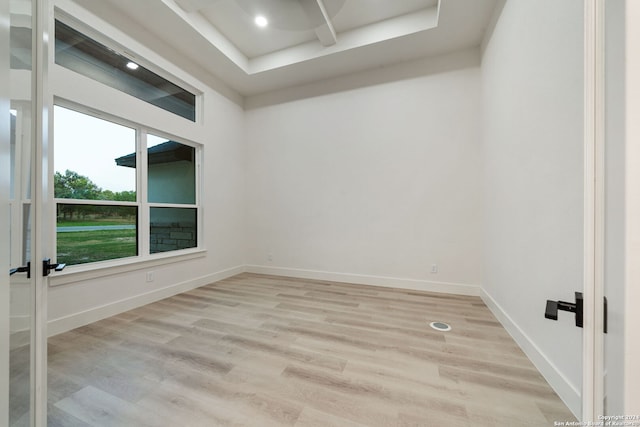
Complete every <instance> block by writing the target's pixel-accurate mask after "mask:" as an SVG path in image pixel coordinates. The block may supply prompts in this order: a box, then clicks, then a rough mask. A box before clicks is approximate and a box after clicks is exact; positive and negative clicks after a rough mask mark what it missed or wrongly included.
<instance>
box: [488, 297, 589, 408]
mask: <svg viewBox="0 0 640 427" xmlns="http://www.w3.org/2000/svg"><path fill="white" fill-rule="evenodd" d="M481 297H482V300H483V301H484V303H485V304H486V305H487V307H489V310H491V312H492V313H493V315H494V316H496V318H497V319H498V321H499V322H500V323H501V324H502V326H503V327H504V328H505V329H506V330H507V332H508V333H509V334H510V335H511V337H512V338H513V339H514V340H515V342H516V343H517V344H518V345H519V346H520V348H521V349H522V351H524V353H525V354H526V355H527V357H528V358H529V360H531V362H532V363H533V364H534V366H535V367H536V368H537V369H538V371H539V372H540V374H542V376H543V377H544V378H545V379H546V380H547V382H548V383H549V385H550V386H551V388H553V389H554V390H555V392H556V393H558V396H560V399H562V401H563V402H564V403H565V405H567V407H568V408H569V410H571V412H573V415H575V416H576V418H578V419H580V418H581V416H582V415H581V412H582V401H581V397H580V390H578V388H577V387H576V386H575V385H574V384H572V383H571V382H570V381H569V380H568V379H567V378H566V377H565V376H564V375H562V373H561V372H560V371H559V370H558V368H557V367H556V366H555V365H554V364H553V363H552V362H551V361H550V360H549V359H548V358H547V357H546V356H545V355H544V353H542V351H540V349H539V348H538V346H537V345H536V344H535V343H534V342H533V341H532V340H531V339H530V338H529V336H527V334H525V333H524V331H523V330H522V329H520V327H519V326H518V325H517V324H516V323H515V322H514V321H513V319H511V317H510V316H509V315H508V314H507V313H506V312H505V311H504V310H503V309H502V307H501V306H500V305H499V304H498V303H497V302H496V301H495V300H494V299H493V298H492V297H491V296H490V295H489V294H488V293H487V292H486V291H485V290H484V289H482V293H481Z"/></svg>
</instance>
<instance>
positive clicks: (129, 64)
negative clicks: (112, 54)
mask: <svg viewBox="0 0 640 427" xmlns="http://www.w3.org/2000/svg"><path fill="white" fill-rule="evenodd" d="M138 67H139V65H138V64H136V63H135V62H133V61H129V62H127V68H128V69H130V70H137V69H138Z"/></svg>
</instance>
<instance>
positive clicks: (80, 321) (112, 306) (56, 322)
mask: <svg viewBox="0 0 640 427" xmlns="http://www.w3.org/2000/svg"><path fill="white" fill-rule="evenodd" d="M244 271H245V267H244V265H240V266H236V267H233V268H229V269H227V270H222V271H219V272H216V273H212V274H207V275H206V276H202V277H198V278H196V279H191V280H187V281H184V282H180V283H176V284H175V285H171V286H167V287H166V288H162V289H156V290H154V291H152V292H149V293H145V294H142V295H136V296H133V297H130V298H125V299H123V300H120V301H116V302H113V303H109V304H105V305H103V306H100V307H95V308H92V309H90V310H86V311H83V312H80V313H74V314H71V315H69V316H64V317H60V318H58V319H53V320H49V322H48V324H47V329H48V330H47V333H48V336H50V337H51V336H54V335H57V334H60V333H63V332H67V331H70V330H72V329H75V328H78V327H80V326H85V325H88V324H90V323H93V322H97V321H98V320H102V319H106V318H107V317H111V316H115V315H116V314H120V313H123V312H125V311H128V310H133V309H134V308H138V307H142V306H143V305H146V304H150V303H152V302H156V301H160V300H161V299H164V298H168V297H171V296H173V295H177V294H179V293H182V292H187V291H190V290H192V289H195V288H198V287H200V286H204V285H207V284H209V283H213V282H217V281H219V280H223V279H226V278H228V277H231V276H235V275H236V274H240V273H242V272H244Z"/></svg>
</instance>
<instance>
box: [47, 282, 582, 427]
mask: <svg viewBox="0 0 640 427" xmlns="http://www.w3.org/2000/svg"><path fill="white" fill-rule="evenodd" d="M431 321H444V322H447V323H449V324H450V325H451V326H452V328H453V329H452V331H450V332H438V331H435V330H433V329H431V328H430V327H429V322H431ZM556 420H558V421H566V420H575V418H574V417H573V416H572V415H571V413H570V412H569V410H568V409H567V408H566V406H565V405H564V404H563V403H562V402H561V401H560V399H559V398H558V396H557V395H556V394H555V393H554V392H553V390H552V389H551V388H550V387H549V385H548V384H547V383H546V382H545V380H544V379H543V378H542V376H541V375H540V374H539V373H538V372H537V371H536V369H535V368H534V367H533V365H532V364H531V362H530V361H529V360H528V359H527V358H526V356H525V355H524V354H523V353H522V351H521V350H520V349H519V348H518V346H517V345H516V344H515V343H514V342H513V340H512V339H511V338H510V337H509V335H508V334H507V332H506V331H505V330H504V329H503V328H502V326H501V325H500V324H499V323H498V322H497V321H496V319H495V318H494V317H493V315H492V314H491V313H490V311H489V310H488V309H487V307H486V306H485V305H484V304H483V302H482V300H481V299H480V298H477V297H467V296H456V295H445V294H435V293H427V292H416V291H407V290H395V289H387V288H377V287H367V286H360V285H351V284H341V283H333V282H323V281H313V280H303V279H291V278H282V277H274V276H263V275H255V274H241V275H238V276H235V277H232V278H229V279H226V280H223V281H220V282H217V283H214V284H211V285H208V286H205V287H202V288H199V289H195V290H193V291H191V292H188V293H185V294H182V295H177V296H174V297H172V298H168V299H165V300H162V301H159V302H157V303H154V304H150V305H147V306H145V307H141V308H138V309H135V310H132V311H129V312H127V313H123V314H121V315H118V316H114V317H111V318H109V319H105V320H102V321H100V322H97V323H94V324H92V325H88V326H85V327H82V328H78V329H76V330H73V331H70V332H67V333H64V334H60V335H58V336H55V337H53V338H51V339H50V340H49V426H64V427H74V426H136V427H137V426H142V427H144V426H163V427H164V426H207V427H211V426H260V427H268V426H299V427H302V426H305V427H311V426H322V427H328V426H339V427H355V426H469V427H471V426H536V427H539V426H547V425H549V426H551V425H553V422H554V421H556Z"/></svg>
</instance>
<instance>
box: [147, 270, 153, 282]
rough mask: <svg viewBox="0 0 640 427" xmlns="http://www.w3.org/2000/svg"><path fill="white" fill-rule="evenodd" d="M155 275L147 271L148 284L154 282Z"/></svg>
mask: <svg viewBox="0 0 640 427" xmlns="http://www.w3.org/2000/svg"><path fill="white" fill-rule="evenodd" d="M153 279H154V274H153V271H147V282H153Z"/></svg>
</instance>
